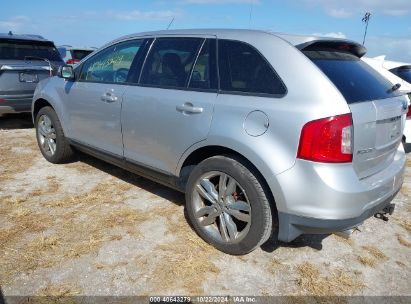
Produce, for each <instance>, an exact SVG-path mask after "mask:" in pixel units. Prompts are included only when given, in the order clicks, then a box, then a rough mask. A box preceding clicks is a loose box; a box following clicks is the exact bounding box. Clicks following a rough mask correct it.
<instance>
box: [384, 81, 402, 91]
mask: <svg viewBox="0 0 411 304" xmlns="http://www.w3.org/2000/svg"><path fill="white" fill-rule="evenodd" d="M400 87H401V84H399V83H396V84H394V85H393V86H392V87H391V89H388V91H387V93H392V92H395V91H397V90H398V89H399V88H400Z"/></svg>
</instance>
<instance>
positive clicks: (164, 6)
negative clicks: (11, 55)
mask: <svg viewBox="0 0 411 304" xmlns="http://www.w3.org/2000/svg"><path fill="white" fill-rule="evenodd" d="M0 7H1V9H0V32H5V33H7V32H8V31H10V30H11V31H13V33H16V34H19V33H25V34H39V35H42V36H44V37H45V38H47V39H50V40H53V41H54V42H55V44H56V45H61V44H69V45H73V46H94V47H99V46H101V45H103V44H105V43H107V42H109V41H111V40H113V39H116V38H118V37H120V36H123V35H127V34H131V33H138V32H142V31H150V30H160V29H166V28H167V26H168V25H169V23H170V22H171V20H172V19H173V18H174V21H173V22H172V24H171V26H170V28H171V29H183V28H251V29H261V30H271V31H275V32H285V33H294V34H308V35H311V34H316V35H321V36H323V35H325V36H332V37H339V38H347V39H351V40H355V41H358V42H360V43H362V40H363V35H364V29H365V24H364V23H363V22H362V21H361V19H362V17H363V16H364V14H365V13H366V12H370V13H371V18H370V21H369V26H368V33H367V37H366V41H365V46H366V48H367V49H368V53H367V56H369V57H374V56H379V55H386V56H387V57H386V58H387V59H389V60H396V61H403V62H409V63H411V0H345V1H343V0H341V1H339V0H292V1H285V0H169V1H165V0H158V1H157V0H152V1H148V0H140V1H139V0H116V1H113V0H111V1H109V0H82V1H79V0H70V1H57V0H35V1H28V0H0Z"/></svg>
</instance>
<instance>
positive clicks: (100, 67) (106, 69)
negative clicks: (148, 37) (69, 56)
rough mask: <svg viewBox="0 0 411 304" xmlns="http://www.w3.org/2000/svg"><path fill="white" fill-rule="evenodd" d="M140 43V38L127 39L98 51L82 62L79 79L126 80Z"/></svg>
mask: <svg viewBox="0 0 411 304" xmlns="http://www.w3.org/2000/svg"><path fill="white" fill-rule="evenodd" d="M141 44H142V40H133V41H127V42H122V43H119V44H116V45H113V46H111V47H108V48H107V49H105V50H103V51H101V52H99V53H98V54H96V55H95V56H93V57H91V58H89V59H88V60H87V61H86V62H85V63H84V64H83V67H82V70H81V75H80V79H81V80H83V81H92V82H109V83H112V82H114V83H122V82H126V81H127V78H128V74H129V71H130V67H131V64H132V62H133V60H134V57H135V56H136V54H137V52H138V51H139V49H140V46H141Z"/></svg>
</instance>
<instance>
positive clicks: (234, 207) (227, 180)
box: [186, 156, 272, 255]
mask: <svg viewBox="0 0 411 304" xmlns="http://www.w3.org/2000/svg"><path fill="white" fill-rule="evenodd" d="M253 172H254V170H253V169H249V168H248V165H247V164H246V163H245V162H244V161H242V159H240V158H237V157H233V156H214V157H211V158H208V159H206V160H204V161H202V162H201V163H200V164H198V165H197V166H196V167H195V168H194V170H193V172H192V173H191V175H190V177H189V179H188V183H187V188H186V208H187V215H188V218H189V220H190V222H191V224H192V225H193V227H194V229H195V231H196V232H197V233H198V235H199V236H200V237H202V238H203V239H204V240H205V241H207V242H208V243H210V244H211V245H213V246H214V247H216V248H217V249H219V250H221V251H223V252H225V253H228V254H232V255H243V254H246V253H249V252H251V251H253V250H254V249H255V248H257V247H259V246H260V245H261V244H263V243H264V242H265V241H266V240H267V239H268V238H269V237H270V234H271V229H272V215H271V206H270V202H269V199H268V196H267V195H266V192H265V190H264V188H263V186H262V184H261V183H260V182H259V179H258V177H257V174H256V173H253Z"/></svg>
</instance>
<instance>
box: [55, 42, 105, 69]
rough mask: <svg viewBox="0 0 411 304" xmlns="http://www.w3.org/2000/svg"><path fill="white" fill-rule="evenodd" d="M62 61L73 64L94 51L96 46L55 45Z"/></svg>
mask: <svg viewBox="0 0 411 304" xmlns="http://www.w3.org/2000/svg"><path fill="white" fill-rule="evenodd" d="M57 49H58V51H59V53H60V56H61V58H62V59H63V61H64V62H65V63H67V64H69V65H75V64H77V63H79V62H80V60H81V59H83V58H84V57H86V56H87V55H89V54H90V53H92V52H94V51H95V50H96V49H97V48H94V47H92V48H87V47H73V46H71V45H61V46H58V47H57Z"/></svg>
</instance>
